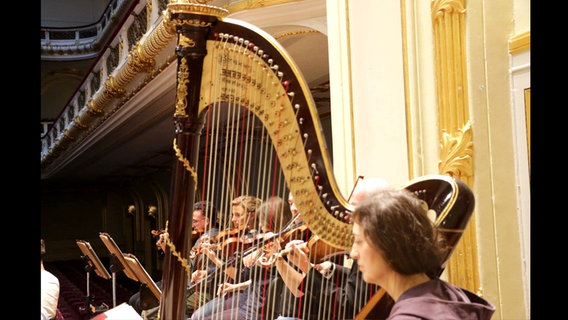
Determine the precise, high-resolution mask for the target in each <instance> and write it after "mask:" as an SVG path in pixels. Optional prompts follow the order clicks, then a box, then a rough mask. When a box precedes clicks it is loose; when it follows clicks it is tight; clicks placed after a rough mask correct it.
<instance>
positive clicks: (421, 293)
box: [389, 279, 495, 320]
mask: <svg viewBox="0 0 568 320" xmlns="http://www.w3.org/2000/svg"><path fill="white" fill-rule="evenodd" d="M494 312H495V307H494V306H493V305H492V304H491V303H490V302H488V301H487V300H485V299H483V298H481V297H479V296H476V295H474V294H473V293H471V292H469V291H467V290H465V289H462V288H460V287H457V286H455V285H453V284H450V283H448V282H445V281H443V280H439V279H434V280H430V281H428V282H425V283H423V284H420V285H418V286H416V287H413V288H410V289H409V290H407V291H406V292H404V293H403V294H402V295H401V296H400V298H399V299H398V301H397V302H396V303H395V304H394V306H393V309H392V311H391V317H389V320H394V319H402V318H404V319H407V317H408V316H413V317H417V318H418V319H448V320H450V319H456V320H462V319H472V320H473V319H475V320H478V319H490V318H491V316H492V315H493V313H494ZM411 319H412V318H411Z"/></svg>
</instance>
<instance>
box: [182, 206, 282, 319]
mask: <svg viewBox="0 0 568 320" xmlns="http://www.w3.org/2000/svg"><path fill="white" fill-rule="evenodd" d="M256 215H257V217H258V223H259V225H260V228H261V231H262V234H263V235H264V236H263V239H264V240H265V241H263V242H261V243H262V246H259V247H257V248H255V250H252V251H250V253H248V254H247V255H245V256H244V257H243V258H242V265H243V267H244V268H243V272H242V273H243V274H246V275H247V278H246V280H245V281H242V282H238V283H223V284H222V285H221V286H220V287H219V289H218V291H217V293H218V295H219V296H218V297H217V298H215V299H213V300H211V301H209V302H208V303H207V304H205V305H204V306H202V307H201V308H199V309H197V310H196V311H195V312H194V313H193V316H192V317H191V319H193V320H195V319H200V320H205V319H274V313H273V312H274V309H273V307H274V306H276V305H277V304H278V303H279V300H280V297H279V294H278V292H272V291H271V290H270V285H271V284H272V283H274V281H275V280H276V279H277V276H278V273H277V271H276V270H275V268H274V267H273V266H266V265H265V264H263V263H262V261H263V259H265V258H267V257H270V256H271V255H272V254H273V253H275V252H278V251H279V249H280V243H279V239H278V237H275V234H274V232H278V231H280V230H281V229H282V228H283V227H284V226H285V225H287V223H288V222H289V221H290V219H291V217H292V213H291V212H290V207H289V205H288V203H287V202H286V201H285V200H284V199H282V198H281V197H271V198H269V199H268V200H266V201H265V202H263V203H262V205H260V207H259V208H258V209H257V211H256ZM233 221H235V220H233ZM243 280H244V279H243ZM228 292H232V293H233V294H230V295H225V294H226V293H228Z"/></svg>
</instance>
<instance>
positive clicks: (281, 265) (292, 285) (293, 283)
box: [275, 257, 305, 298]
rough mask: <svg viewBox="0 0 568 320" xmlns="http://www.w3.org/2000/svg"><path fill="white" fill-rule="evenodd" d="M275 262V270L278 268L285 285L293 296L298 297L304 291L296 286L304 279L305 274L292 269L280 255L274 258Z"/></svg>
mask: <svg viewBox="0 0 568 320" xmlns="http://www.w3.org/2000/svg"><path fill="white" fill-rule="evenodd" d="M275 264H276V270H278V273H279V274H280V277H282V281H283V282H284V284H285V285H286V287H288V289H289V290H290V292H292V294H293V295H294V297H296V298H299V297H301V296H303V295H304V293H303V292H301V291H300V290H299V289H298V287H299V286H300V283H302V280H303V279H304V277H305V274H304V273H302V272H299V271H297V270H296V269H294V268H293V267H292V266H291V265H290V264H288V262H286V260H285V259H284V258H282V257H278V258H277V259H276V262H275Z"/></svg>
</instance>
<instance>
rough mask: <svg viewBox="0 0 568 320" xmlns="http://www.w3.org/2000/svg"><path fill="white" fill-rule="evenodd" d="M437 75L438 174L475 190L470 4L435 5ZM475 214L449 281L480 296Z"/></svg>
mask: <svg viewBox="0 0 568 320" xmlns="http://www.w3.org/2000/svg"><path fill="white" fill-rule="evenodd" d="M431 10H432V25H433V32H434V51H435V70H436V81H437V82H436V83H437V88H436V90H437V97H438V123H439V130H440V131H439V137H440V147H441V148H440V162H439V172H440V173H441V174H448V175H450V176H453V177H455V178H457V179H459V180H461V181H463V182H464V183H466V184H467V185H468V186H469V187H470V188H472V185H473V139H472V137H473V133H472V129H471V125H470V123H469V121H470V119H469V105H468V92H467V88H468V83H467V69H466V61H467V60H466V45H465V43H466V36H465V13H466V10H465V0H433V1H432V3H431ZM475 231H476V230H475V212H474V215H473V216H472V218H471V220H470V222H469V224H468V226H467V228H466V230H465V232H464V234H463V236H462V239H461V240H460V242H459V244H458V246H457V248H456V250H455V251H454V253H453V255H452V258H451V259H450V261H449V263H448V267H447V273H448V280H449V281H450V282H452V283H454V284H456V285H459V286H462V287H464V288H467V289H469V290H471V291H473V292H477V293H478V294H481V292H480V288H479V270H478V261H477V239H476V232H475Z"/></svg>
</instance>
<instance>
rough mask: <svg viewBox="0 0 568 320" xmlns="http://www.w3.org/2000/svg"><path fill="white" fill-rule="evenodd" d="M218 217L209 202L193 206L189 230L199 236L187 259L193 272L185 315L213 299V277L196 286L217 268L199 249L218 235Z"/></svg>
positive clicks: (200, 202) (201, 202) (197, 203)
mask: <svg viewBox="0 0 568 320" xmlns="http://www.w3.org/2000/svg"><path fill="white" fill-rule="evenodd" d="M218 217H219V212H218V211H217V208H215V206H214V205H213V204H212V203H211V202H209V201H199V202H196V203H195V204H194V205H193V214H192V220H191V229H192V230H193V232H196V233H198V234H199V235H200V236H199V238H197V240H196V241H195V242H194V243H193V246H192V248H191V252H190V257H189V261H190V267H191V270H192V271H193V272H192V274H191V278H190V284H189V286H188V289H189V290H188V291H187V300H186V314H187V315H191V314H192V313H193V311H194V310H195V309H197V308H199V307H200V306H202V305H203V304H205V303H206V302H207V301H209V300H211V299H213V293H214V292H215V289H216V283H215V281H214V279H215V276H211V277H209V278H207V279H204V280H205V281H204V283H199V284H198V285H196V284H197V282H198V281H199V280H200V279H202V278H203V277H204V276H206V275H207V274H208V273H209V274H214V273H215V271H216V269H217V266H216V265H215V264H214V263H212V262H211V261H210V260H209V259H207V256H205V254H203V252H202V251H201V248H202V247H203V246H207V245H209V243H210V241H211V239H212V238H215V237H216V236H217V235H218V234H219V227H218Z"/></svg>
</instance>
